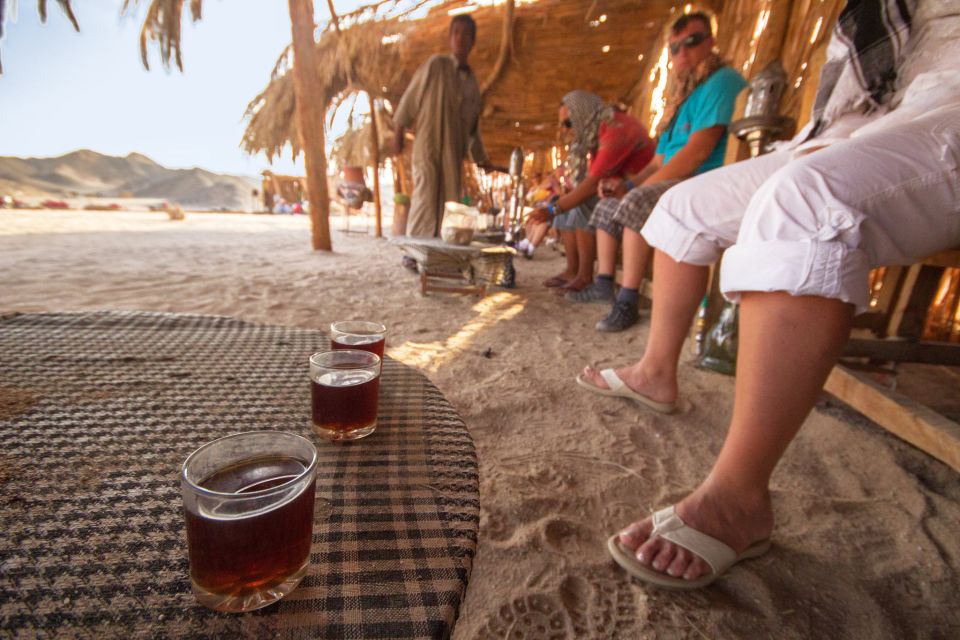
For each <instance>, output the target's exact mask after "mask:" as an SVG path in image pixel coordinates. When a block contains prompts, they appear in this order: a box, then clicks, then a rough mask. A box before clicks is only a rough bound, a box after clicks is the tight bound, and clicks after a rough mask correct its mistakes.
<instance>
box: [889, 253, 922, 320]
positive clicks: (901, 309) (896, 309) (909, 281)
mask: <svg viewBox="0 0 960 640" xmlns="http://www.w3.org/2000/svg"><path fill="white" fill-rule="evenodd" d="M920 267H921V265H919V264H912V265H910V267H909V268H908V269H907V274H906V276H904V278H903V282H902V284H901V287H900V292H906V295H897V301H896V303H895V304H894V306H893V311H892V313H891V314H890V323H889V324H888V325H887V332H886V333H887V335H888V336H895V335H897V332H898V331H899V330H900V324H901V322H903V316H904V313H905V312H906V309H907V305H908V304H909V302H910V292H911V291H913V286H914V285H915V284H916V282H917V278H918V277H919V276H920Z"/></svg>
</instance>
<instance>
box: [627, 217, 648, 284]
mask: <svg viewBox="0 0 960 640" xmlns="http://www.w3.org/2000/svg"><path fill="white" fill-rule="evenodd" d="M652 255H653V249H652V248H651V247H650V245H649V244H647V241H646V240H644V239H643V236H641V235H640V234H639V233H637V232H636V231H634V230H633V229H629V228H626V227H624V229H623V286H624V287H626V288H627V289H638V288H639V287H640V283H641V282H643V276H644V274H646V272H647V263H649V262H650V257H651V256H652Z"/></svg>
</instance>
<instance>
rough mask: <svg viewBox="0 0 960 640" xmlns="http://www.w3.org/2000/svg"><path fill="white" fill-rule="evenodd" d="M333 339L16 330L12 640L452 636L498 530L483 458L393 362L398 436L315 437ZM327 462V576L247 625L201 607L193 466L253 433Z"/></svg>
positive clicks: (99, 325)
mask: <svg viewBox="0 0 960 640" xmlns="http://www.w3.org/2000/svg"><path fill="white" fill-rule="evenodd" d="M327 344H328V343H327V338H326V336H325V335H324V334H323V333H321V332H319V331H316V330H307V329H296V328H287V327H272V326H262V325H254V324H249V323H245V322H242V321H238V320H234V319H230V318H221V317H208V316H181V315H169V314H159V313H112V312H111V313H85V314H36V315H14V316H12V317H11V316H7V317H5V318H0V436H2V438H3V447H2V450H0V451H2V452H0V456H2V459H0V462H2V464H0V487H2V488H0V526H2V529H3V535H2V537H0V637H14V638H20V637H23V638H36V637H49V638H53V637H56V638H116V637H123V638H141V637H150V638H167V637H169V638H237V637H242V638H243V637H245V638H277V637H279V638H317V637H322V638H421V637H424V638H426V637H447V636H449V635H450V633H451V630H452V627H453V623H454V621H455V619H456V617H457V612H458V608H459V606H460V603H461V601H462V599H463V596H464V593H465V590H466V585H467V578H468V577H469V575H470V569H471V565H472V561H473V555H474V551H475V548H476V536H477V526H478V521H479V508H480V505H479V491H478V479H477V462H476V455H475V451H474V447H473V442H472V440H471V438H470V436H469V434H468V433H467V430H466V428H465V426H464V424H463V422H462V420H461V419H460V417H459V416H458V415H457V413H456V411H454V409H453V408H452V407H451V406H450V404H449V403H447V401H446V400H445V399H444V398H443V396H442V395H441V394H440V392H439V391H438V390H437V389H436V388H435V387H434V386H433V385H432V384H430V382H429V381H428V380H427V379H426V378H424V377H423V376H422V375H420V374H419V373H417V372H416V371H414V370H413V369H411V368H409V367H406V366H405V365H403V364H400V363H398V362H396V361H393V360H390V359H389V358H387V359H386V360H385V362H384V367H383V379H382V384H381V395H380V416H379V426H378V428H377V431H376V433H374V434H373V435H372V436H370V437H368V438H367V439H365V440H363V441H360V442H358V443H353V444H346V445H335V444H332V443H328V442H327V441H325V440H323V439H321V438H317V437H316V436H313V435H312V431H311V429H310V394H309V385H308V378H307V375H308V363H307V361H308V357H309V355H310V354H311V353H313V352H315V351H318V350H321V349H323V348H325V347H326V346H327ZM260 429H270V430H283V431H290V432H293V433H299V434H301V435H306V436H308V437H310V438H311V439H312V440H313V441H314V442H315V443H316V444H317V448H318V450H319V452H320V462H319V465H318V474H317V495H318V501H317V505H316V524H315V526H314V536H313V549H312V553H311V565H310V569H309V573H308V575H307V577H306V578H304V580H303V582H301V583H300V586H299V587H298V588H297V589H296V591H294V592H293V593H292V594H290V595H289V596H288V597H287V598H285V599H284V600H282V601H281V602H280V603H279V604H276V605H273V606H271V607H267V608H266V609H263V610H260V611H258V612H254V613H250V614H244V615H236V614H220V613H216V612H213V611H209V610H207V609H205V608H204V607H202V606H200V605H199V604H197V603H196V601H195V600H194V597H193V595H192V593H191V591H190V583H189V576H188V565H187V549H186V539H185V537H186V536H185V530H184V524H183V516H182V513H181V499H180V489H179V478H178V473H179V468H180V465H181V463H182V462H183V460H184V459H185V458H186V457H187V455H188V454H189V453H190V452H191V451H193V450H194V449H196V448H197V447H199V446H200V445H201V444H203V443H205V442H208V441H210V440H213V439H214V438H217V437H220V436H223V435H226V434H229V433H235V432H239V431H251V430H260Z"/></svg>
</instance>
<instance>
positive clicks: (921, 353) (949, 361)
mask: <svg viewBox="0 0 960 640" xmlns="http://www.w3.org/2000/svg"><path fill="white" fill-rule="evenodd" d="M840 357H842V358H871V359H873V360H882V361H884V362H920V363H923V364H943V365H949V366H960V344H951V343H949V342H932V341H923V342H912V341H907V340H864V339H861V338H851V339H850V340H848V341H847V345H846V346H845V347H844V348H843V354H842V355H841V356H840Z"/></svg>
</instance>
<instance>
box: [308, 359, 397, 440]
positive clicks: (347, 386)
mask: <svg viewBox="0 0 960 640" xmlns="http://www.w3.org/2000/svg"><path fill="white" fill-rule="evenodd" d="M379 396H380V357H379V356H378V355H377V354H375V353H372V352H370V351H360V350H359V349H340V350H335V351H322V352H320V353H315V354H313V355H312V356H310V398H311V401H312V403H313V430H314V431H316V432H317V433H318V434H320V435H322V436H324V437H326V438H329V439H331V440H357V439H358V438H363V437H364V436H368V435H370V434H371V433H373V432H374V430H375V429H376V428H377V409H378V406H379Z"/></svg>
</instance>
